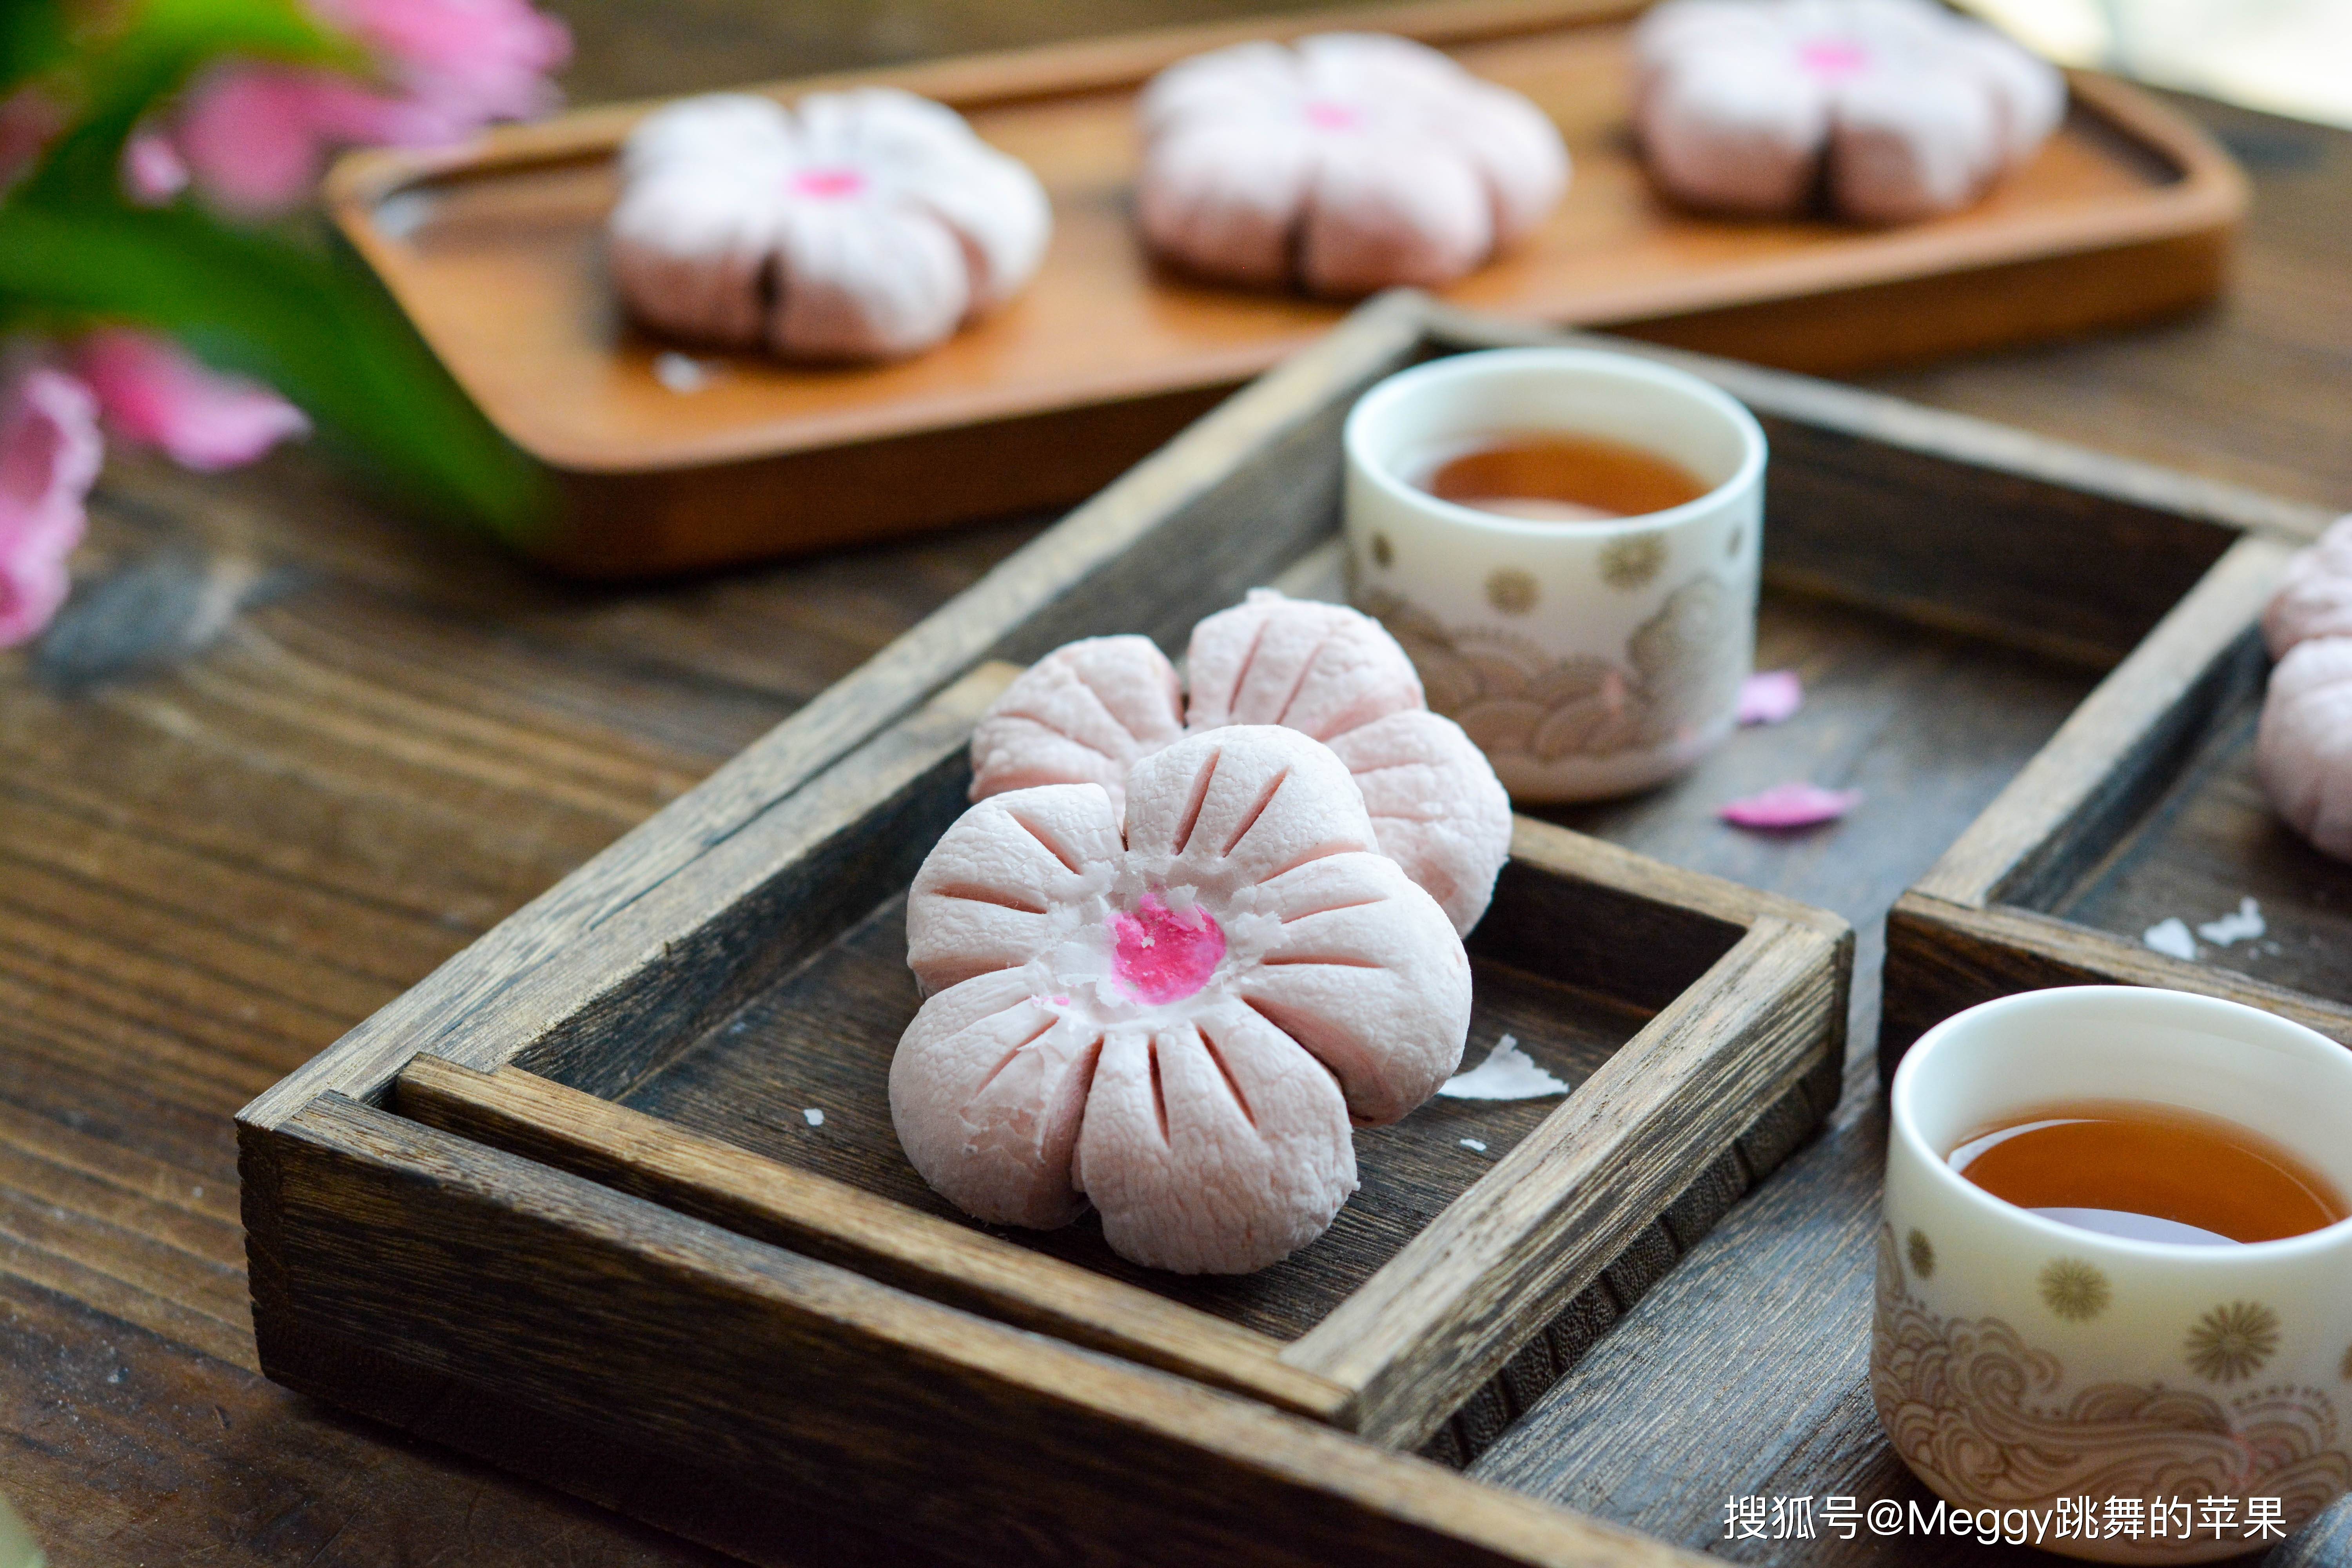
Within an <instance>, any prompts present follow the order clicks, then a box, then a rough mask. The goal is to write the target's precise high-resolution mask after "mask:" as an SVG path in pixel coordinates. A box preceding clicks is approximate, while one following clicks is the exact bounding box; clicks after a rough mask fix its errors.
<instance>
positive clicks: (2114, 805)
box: [1879, 502, 2352, 1079]
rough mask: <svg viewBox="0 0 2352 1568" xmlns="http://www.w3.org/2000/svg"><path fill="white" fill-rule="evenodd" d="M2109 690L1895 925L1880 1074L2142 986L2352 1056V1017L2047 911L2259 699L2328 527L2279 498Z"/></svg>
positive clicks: (1896, 914) (2116, 847)
mask: <svg viewBox="0 0 2352 1568" xmlns="http://www.w3.org/2000/svg"><path fill="white" fill-rule="evenodd" d="M2275 510H2276V512H2277V514H2278V515H2276V516H2273V517H2266V518H2263V519H2261V520H2260V521H2259V522H2258V524H2257V528H2258V530H2259V531H2251V530H2250V531H2247V532H2245V533H2244V534H2243V535H2242V537H2241V538H2239V539H2238V541H2237V542H2235V543H2234V544H2232V545H2231V547H2230V549H2229V551H2228V552H2227V553H2226V554H2224V555H2223V556H2222V557H2221V560H2220V561H2219V562H2218V563H2216V564H2215V565H2214V566H2213V567H2212V569H2211V570H2210V572H2208V573H2207V574H2206V575H2205V576H2204V578H2203V579H2202V580H2201V581H2200V583H2199V584H2198V585H2197V586H2196V588H2195V589H2194V590H2192V591H2191V592H2190V593H2189V595H2187V596H2186V597H2184V598H2183V599H2182V600H2181V601H2180V603H2179V605H2176V606H2175V607H2174V609H2173V610H2172V611H2171V612H2170V613H2169V614H2168V615H2167V616H2165V618H2164V619H2163V621H2162V622H2160V623H2159V624H2158V626H2157V627H2156V629H2155V630H2154V631H2153V632H2151V633H2150V634H2149V635H2148V637H2147V639H2146V640H2145V641H2144V642H2142V643H2141V644H2140V645H2139V646H2138V647H2137V648H2136V649H2135V650H2134V651H2133V652H2132V653H2131V655H2130V656H2129V657H2128V658H2126V659H2125V660H2124V661H2123V662H2122V663H2121V664H2120V665H2118V666H2116V668H2115V669H2114V670H2113V671H2112V672H2111V673H2110V674H2109V675H2108V676H2107V677H2106V678H2105V679H2104V680H2102V681H2101V682H2100V684H2099V686H2098V688H2097V689H2095V690H2094V691H2093V692H2092V694H2091V695H2090V697H2089V698H2087V699H2086V700H2084V703H2083V705H2082V706H2081V707H2080V708H2079V709H2077V710H2075V712H2074V715H2073V716H2072V717H2071V718H2069V719H2068V721H2066V723H2065V724H2064V725H2063V727H2061V729H2060V730H2059V731H2058V733H2057V734H2056V735H2054V736H2053V737H2052V738H2051V740H2050V742H2049V743H2048V744H2047V745H2046V746H2045V747H2044V748H2043V749H2042V752H2040V753H2039V754H2038V755H2037V756H2035V758H2034V759H2033V761H2032V762H2031V763H2028V764H2027V765H2026V767H2025V768H2024V769H2023V771H2021V773H2018V775H2017V776H2016V778H2014V779H2013V780H2011V783H2010V784H2009V785H2008V787H2007V788H2005V789H2004V790H2002V792H2001V793H2000V795H1999V796H1998V797H1997V798H1996V799H1995V800H1994V801H1993V803H1992V804H1991V805H1990V806H1988V807H1987V808H1986V809H1985V811H1984V813H1983V814H1982V815H1981V816H1979V817H1978V818H1977V820H1976V821H1975V823H1973V824H1972V825H1971V826H1969V830H1968V831H1967V832H1966V833H1965V834H1963V835H1962V836H1961V837H1960V838H1959V839H1958V841H1957V842H1955V843H1954V844H1953V845H1952V847H1950V848H1949V849H1948V850H1947V851H1946V852H1945V854H1944V855H1943V857H1942V858H1940V859H1938V860H1937V863H1936V865H1935V867H1934V868H1932V869H1931V870H1930V871H1929V872H1928V873H1927V875H1926V876H1925V877H1923V878H1922V879H1920V880H1919V881H1918V882H1916V884H1914V885H1913V886H1912V888H1911V889H1908V890H1907V891H1906V892H1905V893H1904V895H1903V896H1902V898H1901V899H1900V900H1897V901H1896V903H1895V908H1894V910H1892V911H1891V912H1890V913H1889V915H1888V917H1887V961H1886V983H1885V984H1886V990H1885V1009H1884V1013H1883V1015H1882V1025H1881V1031H1880V1038H1879V1060H1880V1074H1881V1078H1882V1079H1891V1077H1892V1075H1893V1072H1894V1069H1895V1065H1896V1064H1897V1063H1898V1062H1899V1061H1900V1060H1901V1059H1902V1055H1903V1053H1904V1051H1906V1049H1908V1048H1909V1047H1910V1044H1911V1042H1912V1041H1914V1040H1916V1038H1917V1037H1919V1035H1920V1034H1921V1033H1922V1032H1924V1031H1925V1030H1926V1029H1927V1027H1928V1026H1931V1025H1933V1024H1934V1023H1936V1022H1937V1021H1938V1020H1940V1019H1943V1018H1946V1017H1948V1016H1951V1015H1952V1014H1953V1013H1956V1012H1958V1011H1960V1010H1961V1009H1962V1008H1964V1007H1969V1006H1972V1005H1976V1004H1977V1003H1979V1002H1984V1001H1990V1000H1991V999H1992V998H1994V997H1996V996H2002V995H2007V994H2011V993H2012V992H2016V991H2024V990H2033V989H2037V988H2040V987H2044V986H2053V985H2082V984H2132V985H2157V986H2166V987H2170V988H2173V989H2178V990H2189V991H2197V992H2202V993H2204V994H2210V995H2217V996H2223V997H2227V998H2230V999H2231V1000H2235V1001H2241V1002H2244V1003H2246V1004H2248V1005H2252V1006H2256V1007H2261V1008H2263V1009H2265V1010H2267V1011H2270V1012H2273V1013H2277V1014H2279V1015H2281V1016H2285V1017H2289V1018H2293V1019H2294V1020H2295V1021H2296V1022H2298V1023H2302V1024H2305V1025H2307V1026H2310V1027H2312V1028H2315V1029H2317V1030H2319V1031H2320V1032H2321V1033H2323V1034H2326V1035H2331V1036H2333V1037H2336V1038H2337V1039H2340V1040H2343V1041H2345V1042H2346V1043H2347V1044H2352V1005H2347V1004H2345V1003H2342V1002H2338V1001H2335V1000H2331V999H2328V998H2324V997H2318V996H2314V995H2312V994H2308V993H2305V992H2302V991H2297V990H2295V989H2293V988H2292V987H2288V986H2284V985H2278V984H2270V983H2267V982H2264V981H2262V980H2259V979H2255V978H2252V977H2251V976H2248V975H2243V974H2240V973H2234V972H2232V971H2231V970H2229V969H2226V968H2221V967H2217V966H2215V965H2213V964H2207V963H2192V962H2189V961H2187V960H2184V959H2180V958H2176V957H2172V956H2170V955H2168V954H2165V953H2161V952H2156V951H2153V950H2152V949H2150V948H2148V947H2147V945H2146V944H2145V943H2144V942H2139V941H2135V940H2133V939H2132V938H2131V937H2129V936H2126V935H2121V934H2117V933H2116V932H2112V931H2100V930H2097V929H2095V928H2093V927H2091V926H2088V925H2085V924H2083V923H2081V922H2079V921H2073V920H2068V919H2064V918H2063V917H2061V916H2058V915H2055V914H2052V913H2049V912H2047V910H2048V908H2049V907H2050V906H2052V905H2053V904H2055V903H2056V902H2058V901H2059V900H2062V899H2063V897H2064V896H2065V894H2066V893H2067V892H2068V891H2069V890H2070V889H2074V888H2077V887H2080V886H2082V885H2084V883H2085V881H2086V880H2088V879H2092V878H2094V877H2095V876H2096V875H2097V873H2098V872H2099V870H2100V869H2101V868H2102V865H2103V863H2105V862H2106V861H2107V860H2109V859H2110V858H2112V857H2113V856H2115V855H2116V854H2117V853H2119V852H2120V850H2121V847H2122V846H2123V844H2124V842H2125V837H2126V833H2127V831H2128V830H2129V829H2130V827H2131V826H2132V825H2133V824H2134V823H2135V822H2136V821H2137V819H2139V818H2140V817H2141V816H2143V814H2144V813H2146V812H2147V810H2148V808H2149V807H2150V806H2151V805H2153V804H2154V803H2155V801H2156V800H2157V799H2158V797H2159V796H2160V795H2163V794H2164V793H2165V791H2166V790H2167V789H2168V787H2169V786H2170V785H2171V784H2172V783H2173V781H2174V780H2175V779H2176V777H2177V776H2178V775H2179V773H2180V771H2181V769H2182V768H2183V767H2184V765H2186V764H2187V763H2188V762H2189V759H2190V757H2191V756H2192V754H2193V753H2194V752H2196V751H2197V750H2198V749H2199V747H2200V745H2201V744H2202V743H2203V742H2204V741H2205V738H2206V736H2207V734H2208V733H2209V731H2210V728H2211V726H2212V725H2213V724H2214V723H2215V722H2216V721H2217V720H2218V719H2219V718H2220V717H2221V716H2222V715H2224V714H2226V713H2228V712H2230V711H2231V710H2236V709H2238V708H2240V707H2241V706H2242V705H2243V704H2245V703H2247V702H2249V701H2252V700H2256V699H2257V698H2258V696H2259V694H2260V692H2261V690H2262V687H2263V681H2264V680H2265V679H2266V678H2267V675H2268V672H2269V658H2268V656H2267V655H2266V654H2265V652H2264V651H2263V644H2262V635H2261V628H2260V623H2261V618H2262V612H2263V606H2264V605H2266V604H2267V603H2268V602H2269V600H2270V597H2271V595H2272V594H2273V592H2274V591H2275V589H2276V588H2277V586H2278V583H2279V580H2280V577H2281V575H2282V574H2283V573H2284V569H2285V566H2286V563H2287V560H2288V558H2289V557H2290V556H2291V555H2293V554H2294V551H2295V550H2296V549H2297V548H2299V547H2300V546H2301V545H2302V544H2303V543H2305V542H2307V541H2308V540H2309V538H2311V537H2312V536H2313V535H2314V534H2315V532H2316V531H2317V530H2318V528H2320V527H2322V526H2324V524H2325V522H2326V514H2325V513H2323V512H2321V511H2320V510H2319V509H2317V508H2311V507H2302V506H2296V505H2294V504H2293V503H2284V502H2281V503H2277V505H2276V509H2275Z"/></svg>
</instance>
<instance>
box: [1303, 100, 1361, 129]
mask: <svg viewBox="0 0 2352 1568" xmlns="http://www.w3.org/2000/svg"><path fill="white" fill-rule="evenodd" d="M1363 121H1364V111H1363V110H1360V109H1358V108H1356V107H1355V106H1354V105H1353V104H1347V103H1333V102H1332V101H1331V100H1328V99H1324V98H1318V99H1316V100H1314V101H1312V102H1310V103H1309V104H1307V124H1309V125H1312V126H1313V127H1315V129H1316V130H1318V131H1353V130H1354V129H1355V128H1356V127H1357V126H1359V125H1360V124H1362V123H1363Z"/></svg>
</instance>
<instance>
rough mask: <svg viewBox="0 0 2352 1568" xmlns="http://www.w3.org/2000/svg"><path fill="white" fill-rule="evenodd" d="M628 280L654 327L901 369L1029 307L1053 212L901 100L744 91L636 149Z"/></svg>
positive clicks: (944, 111)
mask: <svg viewBox="0 0 2352 1568" xmlns="http://www.w3.org/2000/svg"><path fill="white" fill-rule="evenodd" d="M621 179H622V191H621V199H620V202H619V205H616V206H615V207H614V209H613V216H612V219H611V223H610V226H609V240H610V246H609V249H610V255H611V259H612V268H613V277H614V282H615V283H616V284H617V285H618V286H619V288H620V290H621V296H622V298H623V299H624V300H626V301H627V303H628V306H629V308H630V310H633V311H635V313H636V315H637V316H638V317H639V318H640V319H642V320H643V321H646V323H647V324H648V325H651V326H654V327H656V328H659V329H661V330H663V331H671V332H677V333H679V334H681V335H684V336H687V337H692V338H698V339H702V340H706V341H709V342H720V343H730V344H737V345H741V346H745V347H750V346H753V345H757V344H760V343H765V344H766V345H767V346H769V347H770V348H772V349H773V350H774V351H775V352H776V353H780V354H783V355H786V356H789V357H793V358H805V359H846V360H855V359H888V358H894V357H897V356H899V355H904V354H909V353H916V352H918V351H919V350H922V349H927V348H929V347H931V346H932V345H933V344H935V343H938V342H943V341H944V340H945V339H947V338H948V337H949V336H950V335H951V334H952V333H953V332H954V331H956V329H957V328H958V327H960V326H961V325H962V324H963V323H964V322H966V321H970V320H971V319H973V318H975V317H977V316H980V315H982V314H983V313H985V312H987V311H989V310H993V309H994V308H996V307H997V306H999V305H1002V304H1003V303H1004V302H1005V301H1007V300H1010V299H1012V298H1013V295H1015V294H1016V293H1018V292H1019V291H1020V290H1021V289H1022V287H1023V286H1024V284H1026V283H1027V282H1028V281H1029V279H1030V277H1031V276H1032V275H1033V274H1034V272H1035V271H1036V270H1037V265H1038V263H1039V261H1040V260H1042V259H1043V258H1044V256H1045V241H1046V239H1047V237H1048V236H1049V235H1050V234H1051V232H1052V228H1053V215H1052V210H1051V208H1050V207H1049V205H1047V202H1046V199H1045V190H1044V188H1043V187H1042V186H1040V185H1039V184H1037V179H1036V176H1035V175H1034V174H1031V173H1030V172H1029V171H1028V169H1027V168H1026V167H1025V166H1024V165H1023V164H1022V163H1019V162H1018V161H1017V160H1015V159H1013V158H1010V157H1007V156H1006V155H1005V154H1003V153H999V152H997V151H996V150H995V149H994V148H992V147H991V146H989V145H988V144H987V143H986V142H982V141H981V140H980V138H979V137H977V136H975V135H973V134H972V132H971V127H970V126H968V125H966V124H965V123H964V121H963V120H962V118H961V116H959V115H958V114H957V113H956V112H955V111H954V110H951V109H949V108H947V107H946V106H944V105H942V104H937V103H933V102H931V101H929V100H928V99H921V98H917V97H916V96H914V95H913V94H912V93H907V92H899V91H897V90H895V89H888V88H878V87H874V88H859V89H856V90H855V91H851V92H837V93H814V94H812V95H810V96H809V97H807V98H804V99H802V100H800V101H799V102H798V103H796V104H794V105H793V107H792V108H791V109H790V110H787V109H784V108H783V107H782V106H780V105H778V104H775V103H772V102H771V101H770V100H767V99H764V98H755V97H752V96H751V95H749V94H745V93H714V94H711V95H709V96H708V97H703V98H692V99H688V100H685V101H683V102H680V103H676V104H672V105H671V106H670V107H668V108H667V109H664V110H658V111H657V112H656V113H654V114H652V115H650V116H648V117H647V118H646V121H644V122H643V123H642V124H640V125H639V126H638V127H637V128H636V130H635V132H632V133H631V134H630V136H629V140H628V142H627V144H626V145H625V147H624V148H623V150H622V156H621Z"/></svg>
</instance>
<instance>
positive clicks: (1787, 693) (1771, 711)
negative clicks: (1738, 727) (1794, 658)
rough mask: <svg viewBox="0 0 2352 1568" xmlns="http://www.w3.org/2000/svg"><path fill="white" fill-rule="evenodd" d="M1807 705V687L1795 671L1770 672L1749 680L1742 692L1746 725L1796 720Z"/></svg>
mask: <svg viewBox="0 0 2352 1568" xmlns="http://www.w3.org/2000/svg"><path fill="white" fill-rule="evenodd" d="M1804 705H1805V683H1804V682H1803V681H1801V680H1800V679H1797V672H1796V671H1795V670H1793V669H1767V670H1761V671H1759V672H1758V673H1757V674H1754V675H1751V676H1749V677H1748V679H1747V680H1746V682H1745V683H1743V684H1742V685H1741V686H1740V688H1739V721H1740V722H1741V723H1742V724H1778V723H1780V721H1782V720H1784V719H1790V718H1794V717H1795V716H1796V712H1797V710H1798V709H1800V708H1802V707H1803V706H1804Z"/></svg>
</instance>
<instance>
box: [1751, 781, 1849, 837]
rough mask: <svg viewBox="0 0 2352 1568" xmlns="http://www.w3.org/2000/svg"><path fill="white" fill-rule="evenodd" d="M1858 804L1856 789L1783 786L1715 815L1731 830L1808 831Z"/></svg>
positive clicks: (1801, 785)
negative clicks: (1796, 829)
mask: <svg viewBox="0 0 2352 1568" xmlns="http://www.w3.org/2000/svg"><path fill="white" fill-rule="evenodd" d="M1861 802H1862V792H1861V791H1860V790H1858V789H1823V788H1822V786H1821V785H1819V784H1774V785H1773V786H1772V787H1771V788H1770V789H1768V790H1765V791H1762V792H1761V793H1759V794H1757V795H1748V796H1747V797H1746V798H1744V799H1741V800H1735V801H1732V802H1731V803H1729V804H1728V805H1725V806H1724V807H1722V808H1721V809H1720V810H1719V811H1717V813H1716V815H1717V816H1720V817H1722V818H1723V820H1724V821H1726V822H1728V823H1730V824H1731V825H1732V826H1734V827H1760V828H1767V829H1776V828H1787V827H1812V826H1817V825H1819V824H1821V823H1824V822H1835V821H1836V820H1837V819H1838V818H1839V817H1841V816H1844V815H1845V814H1846V813H1847V812H1849V811H1852V810H1853V808H1854V807H1855V806H1856V805H1860V804H1861Z"/></svg>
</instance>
